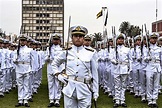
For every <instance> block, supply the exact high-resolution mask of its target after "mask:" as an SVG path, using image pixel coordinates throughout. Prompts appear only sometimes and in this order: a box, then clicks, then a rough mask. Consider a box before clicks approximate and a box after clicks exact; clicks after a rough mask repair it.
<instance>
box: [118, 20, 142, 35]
mask: <svg viewBox="0 0 162 108" xmlns="http://www.w3.org/2000/svg"><path fill="white" fill-rule="evenodd" d="M119 31H120V32H121V33H124V34H125V35H126V36H130V37H135V36H137V35H140V34H141V29H140V27H139V26H134V25H130V23H129V22H128V21H124V22H122V23H121V25H120V27H119Z"/></svg>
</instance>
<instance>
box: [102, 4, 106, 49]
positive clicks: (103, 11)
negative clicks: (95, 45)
mask: <svg viewBox="0 0 162 108" xmlns="http://www.w3.org/2000/svg"><path fill="white" fill-rule="evenodd" d="M105 10H107V7H102V13H103V40H104V41H103V42H104V47H106V36H105V35H106V34H105V28H106V26H105V24H104V23H105Z"/></svg>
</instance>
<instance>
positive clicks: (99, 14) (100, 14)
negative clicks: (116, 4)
mask: <svg viewBox="0 0 162 108" xmlns="http://www.w3.org/2000/svg"><path fill="white" fill-rule="evenodd" d="M96 16H97V19H98V18H99V17H101V16H102V10H101V11H100V12H99V13H98V14H97V15H96Z"/></svg>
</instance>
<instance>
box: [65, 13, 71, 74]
mask: <svg viewBox="0 0 162 108" xmlns="http://www.w3.org/2000/svg"><path fill="white" fill-rule="evenodd" d="M70 23H71V16H69V27H68V38H67V50H66V59H65V71H66V67H67V56H68V47H69V37H70Z"/></svg>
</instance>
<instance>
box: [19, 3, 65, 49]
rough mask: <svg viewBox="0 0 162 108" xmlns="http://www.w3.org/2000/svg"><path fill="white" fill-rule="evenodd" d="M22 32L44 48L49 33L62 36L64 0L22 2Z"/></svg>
mask: <svg viewBox="0 0 162 108" xmlns="http://www.w3.org/2000/svg"><path fill="white" fill-rule="evenodd" d="M22 31H23V32H25V33H27V34H28V36H30V37H32V38H33V39H36V40H38V41H40V42H42V45H43V46H44V47H46V45H47V43H48V40H49V37H50V34H51V33H54V32H55V33H61V34H62V36H63V35H64V0H22ZM63 37H64V36H63Z"/></svg>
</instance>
